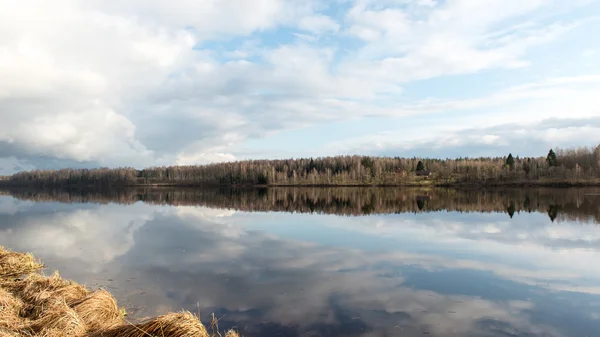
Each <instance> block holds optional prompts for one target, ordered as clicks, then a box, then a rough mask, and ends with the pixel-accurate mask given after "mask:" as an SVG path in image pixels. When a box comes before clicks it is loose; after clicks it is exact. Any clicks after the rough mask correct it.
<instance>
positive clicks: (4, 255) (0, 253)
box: [0, 246, 43, 283]
mask: <svg viewBox="0 0 600 337" xmlns="http://www.w3.org/2000/svg"><path fill="white" fill-rule="evenodd" d="M42 267H43V265H42V264H41V263H40V262H39V261H37V260H36V259H35V258H34V257H33V255H31V254H23V253H16V252H13V251H10V250H6V249H5V248H4V247H1V246H0V279H1V281H0V282H2V283H5V282H10V281H11V280H12V279H14V278H18V277H20V276H22V275H26V274H30V273H32V272H34V271H36V270H40V269H42Z"/></svg>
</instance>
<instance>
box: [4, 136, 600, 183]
mask: <svg viewBox="0 0 600 337" xmlns="http://www.w3.org/2000/svg"><path fill="white" fill-rule="evenodd" d="M561 183H563V184H599V183H600V145H599V146H597V147H595V148H588V147H580V148H575V149H556V150H550V151H549V152H548V154H547V155H546V156H540V157H519V156H513V155H512V154H508V155H507V156H504V157H481V158H456V159H434V158H417V157H413V158H400V157H393V158H392V157H369V156H357V155H354V156H335V157H324V158H301V159H282V160H244V161H237V162H227V163H214V164H208V165H197V166H168V167H151V168H147V169H143V170H137V169H135V168H129V167H123V168H114V169H109V168H99V169H61V170H33V171H26V172H19V173H16V174H14V175H13V176H10V177H8V178H5V179H4V180H0V184H2V185H19V186H67V185H69V186H95V187H98V186H117V185H215V186H217V185H218V186H240V185H273V186H277V185H280V186H281V185H287V186H292V185H328V186H334V185H345V186H353V185H454V184H483V185H494V184H539V185H544V184H548V185H552V184H561Z"/></svg>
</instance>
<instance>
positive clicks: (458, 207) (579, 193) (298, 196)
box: [4, 187, 600, 222]
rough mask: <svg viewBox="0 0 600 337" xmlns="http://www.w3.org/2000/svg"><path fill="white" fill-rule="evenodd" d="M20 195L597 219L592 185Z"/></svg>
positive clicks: (28, 196)
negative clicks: (477, 188) (560, 187)
mask: <svg viewBox="0 0 600 337" xmlns="http://www.w3.org/2000/svg"><path fill="white" fill-rule="evenodd" d="M4 194H6V195H11V196H13V197H14V198H17V199H21V200H32V201H59V202H66V203H72V202H76V203H87V202H94V203H108V202H115V203H121V204H133V203H135V202H138V201H143V202H145V203H151V204H163V205H165V204H166V205H177V206H184V205H195V206H207V207H216V208H227V209H235V210H239V211H246V212H256V211H258V212H269V211H277V212H295V213H324V214H338V215H370V214H379V213H406V212H409V213H414V212H432V211H433V212H435V211H457V212H505V213H507V214H508V215H509V217H510V218H512V217H513V216H514V214H515V213H520V212H527V213H531V212H541V213H547V214H548V216H549V217H550V219H551V220H552V221H554V220H555V219H558V220H559V221H563V220H568V221H575V220H577V221H586V222H600V208H598V207H597V204H598V201H599V200H600V190H599V189H597V188H570V189H551V188H531V189H516V188H515V189H490V190H476V189H459V190H457V189H443V188H430V189H416V188H403V189H401V188H385V187H381V188H349V187H334V188H309V187H293V188H285V187H277V188H262V189H261V188H257V189H231V188H224V189H203V188H183V189H181V188H179V189H174V188H163V189H140V188H131V189H122V190H105V191H103V190H27V189H15V190H8V191H5V192H4Z"/></svg>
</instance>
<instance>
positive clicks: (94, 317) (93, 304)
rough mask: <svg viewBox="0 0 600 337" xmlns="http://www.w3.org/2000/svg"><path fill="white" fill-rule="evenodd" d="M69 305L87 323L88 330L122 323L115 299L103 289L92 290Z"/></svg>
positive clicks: (121, 315)
mask: <svg viewBox="0 0 600 337" xmlns="http://www.w3.org/2000/svg"><path fill="white" fill-rule="evenodd" d="M69 305H70V306H71V307H72V308H73V310H75V312H76V313H77V315H79V317H81V319H82V320H83V321H84V322H85V323H86V324H87V327H88V330H89V331H90V332H93V331H96V330H100V329H103V328H106V327H107V326H108V327H111V326H115V325H119V324H123V323H124V320H123V314H122V311H121V310H119V306H118V305H117V301H116V300H115V299H114V297H113V296H112V295H111V294H110V293H109V292H108V291H106V290H104V289H101V290H97V291H94V292H92V293H90V294H88V295H87V296H85V297H84V298H82V299H79V300H76V301H73V302H70V303H69Z"/></svg>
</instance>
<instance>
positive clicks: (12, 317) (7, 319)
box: [0, 288, 23, 336]
mask: <svg viewBox="0 0 600 337" xmlns="http://www.w3.org/2000/svg"><path fill="white" fill-rule="evenodd" d="M22 307H23V301H21V300H20V299H18V298H16V297H15V296H13V294H11V293H9V292H8V291H6V290H4V289H2V288H0V336H1V331H2V330H3V329H15V328H18V327H19V326H20V324H21V323H22V320H21V319H20V318H19V311H21V308H22Z"/></svg>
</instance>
